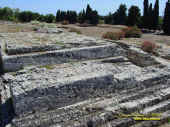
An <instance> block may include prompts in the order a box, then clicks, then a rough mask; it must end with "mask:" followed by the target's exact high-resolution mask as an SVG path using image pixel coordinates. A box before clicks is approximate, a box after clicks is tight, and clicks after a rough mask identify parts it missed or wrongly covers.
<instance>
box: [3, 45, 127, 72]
mask: <svg viewBox="0 0 170 127" xmlns="http://www.w3.org/2000/svg"><path fill="white" fill-rule="evenodd" d="M125 52H126V51H125V50H123V49H122V48H120V47H119V46H118V45H116V44H111V45H103V46H92V47H84V48H73V49H65V50H60V51H49V52H45V53H37V54H26V55H16V56H6V57H3V59H4V70H5V71H6V72H10V71H17V70H19V69H22V68H23V67H25V66H30V65H52V64H61V63H67V62H74V61H80V60H88V59H98V58H106V57H113V56H124V55H125Z"/></svg>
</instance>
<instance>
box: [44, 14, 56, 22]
mask: <svg viewBox="0 0 170 127" xmlns="http://www.w3.org/2000/svg"><path fill="white" fill-rule="evenodd" d="M54 20H55V16H54V15H53V14H47V15H46V16H45V21H46V22H47V23H53V21H54Z"/></svg>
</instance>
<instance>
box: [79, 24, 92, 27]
mask: <svg viewBox="0 0 170 127" xmlns="http://www.w3.org/2000/svg"><path fill="white" fill-rule="evenodd" d="M79 26H80V27H89V26H91V25H90V24H89V23H81V24H80V25H79Z"/></svg>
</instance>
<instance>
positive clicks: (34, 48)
mask: <svg viewBox="0 0 170 127" xmlns="http://www.w3.org/2000/svg"><path fill="white" fill-rule="evenodd" d="M63 48H64V46H58V45H42V46H41V45H40V46H30V47H29V46H27V47H17V48H13V47H6V53H7V54H8V55H16V54H24V53H33V52H45V51H53V50H60V49H63Z"/></svg>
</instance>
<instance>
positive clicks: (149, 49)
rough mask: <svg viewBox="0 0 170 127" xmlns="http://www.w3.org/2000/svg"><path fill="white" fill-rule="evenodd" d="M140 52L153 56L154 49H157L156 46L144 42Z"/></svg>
mask: <svg viewBox="0 0 170 127" xmlns="http://www.w3.org/2000/svg"><path fill="white" fill-rule="evenodd" d="M141 48H142V50H143V51H145V52H149V53H154V54H155V49H156V48H157V46H156V44H155V43H153V42H150V41H144V42H143V44H142V46H141Z"/></svg>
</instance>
